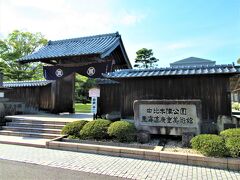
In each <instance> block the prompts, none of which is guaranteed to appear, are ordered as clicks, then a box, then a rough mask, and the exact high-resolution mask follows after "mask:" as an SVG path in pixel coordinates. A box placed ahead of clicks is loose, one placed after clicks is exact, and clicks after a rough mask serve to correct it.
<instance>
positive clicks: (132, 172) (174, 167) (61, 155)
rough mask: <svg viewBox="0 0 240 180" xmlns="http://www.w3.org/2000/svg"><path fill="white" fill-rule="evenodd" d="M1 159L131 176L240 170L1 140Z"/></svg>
mask: <svg viewBox="0 0 240 180" xmlns="http://www.w3.org/2000/svg"><path fill="white" fill-rule="evenodd" d="M0 152H1V153H0V159H4V160H12V161H18V162H25V163H33V164H38V165H47V166H50V167H58V168H64V169H70V170H75V171H81V172H87V173H95V174H101V175H109V176H115V177H121V178H130V179H191V180H192V179H230V180H239V179H240V172H237V171H229V170H222V169H214V168H205V167H197V166H188V165H181V164H174V163H166V162H154V161H146V160H138V159H131V158H123V157H112V156H105V155H97V154H90V153H80V152H70V151H60V150H52V149H44V148H34V147H24V146H16V145H5V144H0Z"/></svg>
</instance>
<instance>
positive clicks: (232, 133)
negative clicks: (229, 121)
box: [220, 128, 240, 138]
mask: <svg viewBox="0 0 240 180" xmlns="http://www.w3.org/2000/svg"><path fill="white" fill-rule="evenodd" d="M220 135H221V136H222V137H224V138H229V137H240V128H233V129H226V130H224V131H221V132H220Z"/></svg>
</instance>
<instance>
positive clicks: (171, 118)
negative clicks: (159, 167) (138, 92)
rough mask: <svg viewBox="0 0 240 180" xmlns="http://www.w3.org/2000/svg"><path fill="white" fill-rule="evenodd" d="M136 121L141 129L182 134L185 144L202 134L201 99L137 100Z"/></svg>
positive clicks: (136, 124) (157, 132) (135, 106)
mask: <svg viewBox="0 0 240 180" xmlns="http://www.w3.org/2000/svg"><path fill="white" fill-rule="evenodd" d="M134 122H135V126H136V128H137V129H138V130H139V131H147V132H149V133H150V134H165V135H181V136H182V139H183V140H182V142H183V145H184V146H187V145H188V144H189V141H190V139H191V137H193V136H194V135H196V134H200V127H201V101H200V100H136V101H134Z"/></svg>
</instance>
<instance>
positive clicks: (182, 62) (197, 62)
mask: <svg viewBox="0 0 240 180" xmlns="http://www.w3.org/2000/svg"><path fill="white" fill-rule="evenodd" d="M215 63H216V61H211V60H208V59H202V58H197V57H189V58H185V59H182V60H179V61H175V62H173V63H170V66H171V67H172V66H189V65H191V66H194V65H210V66H213V65H215Z"/></svg>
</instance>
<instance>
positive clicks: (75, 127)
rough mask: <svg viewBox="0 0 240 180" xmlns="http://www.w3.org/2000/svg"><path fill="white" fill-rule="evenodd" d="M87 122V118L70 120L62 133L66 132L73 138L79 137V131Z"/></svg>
mask: <svg viewBox="0 0 240 180" xmlns="http://www.w3.org/2000/svg"><path fill="white" fill-rule="evenodd" d="M87 122H88V121H85V120H80V121H74V122H70V123H68V124H66V125H65V126H64V127H63V128H62V132H61V134H66V135H68V136H71V138H79V137H80V134H79V132H80V131H81V129H82V128H83V126H84V125H85V124H86V123H87Z"/></svg>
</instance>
